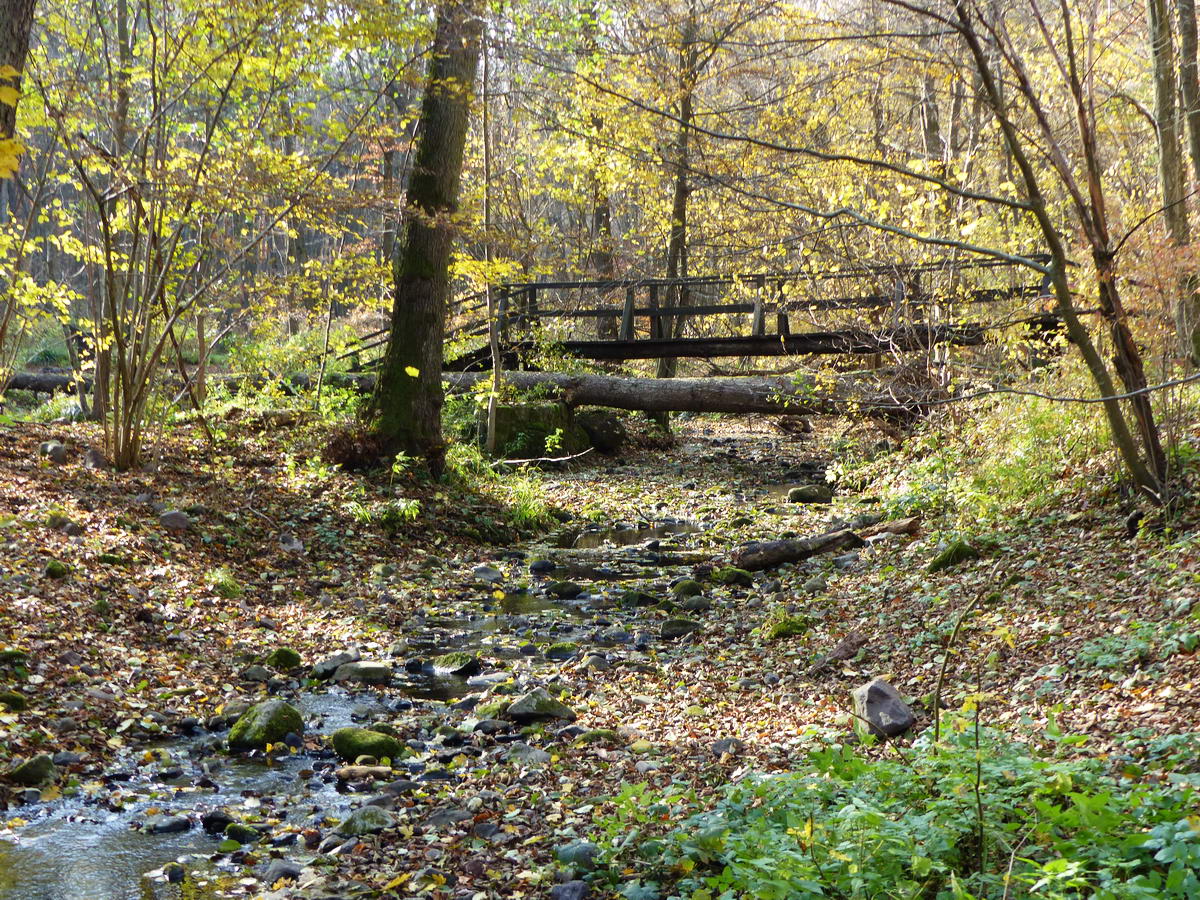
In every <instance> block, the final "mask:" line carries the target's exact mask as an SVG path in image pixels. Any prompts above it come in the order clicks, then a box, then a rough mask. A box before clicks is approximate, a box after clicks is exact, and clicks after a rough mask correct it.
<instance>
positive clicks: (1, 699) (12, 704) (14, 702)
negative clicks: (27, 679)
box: [0, 691, 29, 712]
mask: <svg viewBox="0 0 1200 900" xmlns="http://www.w3.org/2000/svg"><path fill="white" fill-rule="evenodd" d="M0 705H2V706H6V707H7V708H8V709H10V710H11V711H12V712H23V711H24V710H25V709H27V708H28V707H29V701H28V700H26V699H25V697H24V695H23V694H19V693H17V692H16V691H0Z"/></svg>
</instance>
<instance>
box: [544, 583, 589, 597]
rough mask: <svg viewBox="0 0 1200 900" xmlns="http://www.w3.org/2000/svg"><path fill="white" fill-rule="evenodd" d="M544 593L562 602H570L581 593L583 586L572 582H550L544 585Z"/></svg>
mask: <svg viewBox="0 0 1200 900" xmlns="http://www.w3.org/2000/svg"><path fill="white" fill-rule="evenodd" d="M546 591H547V592H548V593H551V594H553V595H554V596H555V597H559V598H561V599H563V600H571V599H574V598H575V597H578V596H579V595H580V594H582V593H583V586H582V585H578V584H576V583H575V582H574V581H552V582H550V583H549V584H548V585H546Z"/></svg>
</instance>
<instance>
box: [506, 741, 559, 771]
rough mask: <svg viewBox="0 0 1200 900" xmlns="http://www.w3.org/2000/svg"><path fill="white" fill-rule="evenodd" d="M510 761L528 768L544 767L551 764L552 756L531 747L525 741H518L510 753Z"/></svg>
mask: <svg viewBox="0 0 1200 900" xmlns="http://www.w3.org/2000/svg"><path fill="white" fill-rule="evenodd" d="M508 759H509V761H510V762H517V763H521V764H522V765H526V766H542V765H545V764H546V763H548V762H550V754H549V753H547V752H546V751H545V750H541V749H539V748H537V747H530V746H529V745H528V744H526V743H524V742H523V741H517V742H516V743H515V744H513V745H512V747H511V749H510V750H509V751H508Z"/></svg>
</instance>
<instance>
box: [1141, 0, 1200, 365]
mask: <svg viewBox="0 0 1200 900" xmlns="http://www.w3.org/2000/svg"><path fill="white" fill-rule="evenodd" d="M1146 6H1147V10H1148V12H1149V16H1150V53H1151V57H1152V58H1153V61H1154V118H1155V120H1156V121H1155V124H1156V126H1157V131H1158V176H1159V184H1160V185H1161V189H1162V205H1163V219H1164V221H1165V222H1166V225H1167V235H1168V236H1169V237H1170V240H1171V243H1172V244H1174V245H1175V246H1176V247H1186V246H1187V245H1188V244H1189V243H1190V242H1191V235H1190V228H1189V227H1188V215H1187V204H1186V203H1185V202H1184V194H1185V191H1184V185H1185V183H1186V181H1187V170H1186V169H1185V167H1184V158H1183V153H1182V151H1181V147H1180V141H1179V137H1180V135H1179V115H1178V112H1177V109H1176V105H1175V98H1176V93H1177V92H1176V76H1175V44H1174V41H1173V40H1172V36H1171V19H1170V16H1169V14H1168V12H1167V4H1166V0H1149V2H1148V3H1147V4H1146ZM1181 24H1182V22H1181ZM1184 80H1185V81H1186V79H1184ZM1186 102H1187V101H1186V98H1185V103H1186ZM1198 302H1200V299H1198V298H1197V295H1196V284H1195V279H1194V278H1193V277H1190V276H1189V275H1188V274H1187V273H1184V274H1183V275H1181V276H1180V278H1179V280H1178V295H1177V297H1176V301H1175V321H1176V331H1177V333H1178V335H1179V341H1180V344H1181V346H1182V347H1183V350H1184V352H1185V353H1186V354H1188V355H1189V356H1190V355H1194V353H1195V352H1196V351H1197V349H1200V348H1198V347H1197V346H1196V345H1195V341H1194V339H1193V329H1194V328H1195V327H1196V324H1197V322H1196V312H1197V304H1198Z"/></svg>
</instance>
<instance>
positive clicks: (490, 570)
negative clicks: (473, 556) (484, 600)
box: [471, 566, 504, 584]
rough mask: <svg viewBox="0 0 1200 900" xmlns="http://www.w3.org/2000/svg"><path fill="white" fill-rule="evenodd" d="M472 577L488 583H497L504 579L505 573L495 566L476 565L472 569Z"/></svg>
mask: <svg viewBox="0 0 1200 900" xmlns="http://www.w3.org/2000/svg"><path fill="white" fill-rule="evenodd" d="M471 577H472V578H474V579H475V580H476V581H482V582H485V583H486V584H495V583H496V582H498V581H503V580H504V573H503V572H501V571H500V570H499V569H497V568H495V567H493V566H476V567H475V568H473V569H472V570H471Z"/></svg>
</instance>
